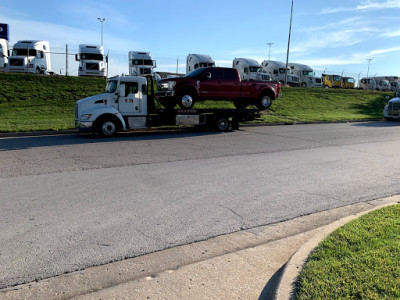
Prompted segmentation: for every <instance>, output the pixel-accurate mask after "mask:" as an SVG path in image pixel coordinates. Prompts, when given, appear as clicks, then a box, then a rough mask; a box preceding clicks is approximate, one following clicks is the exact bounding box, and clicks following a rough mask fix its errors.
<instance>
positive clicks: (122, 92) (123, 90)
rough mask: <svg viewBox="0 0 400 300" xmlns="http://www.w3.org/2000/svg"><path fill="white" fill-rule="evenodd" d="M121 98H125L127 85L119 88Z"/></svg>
mask: <svg viewBox="0 0 400 300" xmlns="http://www.w3.org/2000/svg"><path fill="white" fill-rule="evenodd" d="M119 96H120V97H125V84H121V85H120V86H119Z"/></svg>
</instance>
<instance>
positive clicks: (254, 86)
mask: <svg viewBox="0 0 400 300" xmlns="http://www.w3.org/2000/svg"><path fill="white" fill-rule="evenodd" d="M280 93H281V84H280V83H279V82H266V81H247V80H241V78H240V76H239V72H238V70H237V69H233V68H217V67H208V68H199V69H196V70H194V71H192V72H190V73H188V74H186V75H185V76H184V77H180V78H169V79H164V80H161V81H159V82H158V87H157V96H158V99H159V100H160V102H161V103H162V104H163V106H164V107H166V108H173V107H175V106H176V104H178V105H179V106H180V107H181V108H183V109H191V108H192V107H193V105H194V104H195V103H196V102H198V101H205V100H214V101H220V100H225V101H226V100H227V101H233V103H234V105H235V107H236V108H246V107H247V106H248V105H256V106H257V107H258V108H259V109H267V108H269V107H270V106H271V104H272V101H273V100H275V99H277V98H278V97H279V96H280Z"/></svg>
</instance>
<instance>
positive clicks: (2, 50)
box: [0, 39, 8, 71]
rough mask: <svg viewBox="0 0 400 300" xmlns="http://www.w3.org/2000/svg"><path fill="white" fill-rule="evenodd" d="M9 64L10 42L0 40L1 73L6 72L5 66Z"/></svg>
mask: <svg viewBox="0 0 400 300" xmlns="http://www.w3.org/2000/svg"><path fill="white" fill-rule="evenodd" d="M7 63H8V41H7V40H6V39H0V71H4V65H6V64H7Z"/></svg>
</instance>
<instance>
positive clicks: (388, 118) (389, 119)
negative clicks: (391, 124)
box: [385, 117, 394, 121]
mask: <svg viewBox="0 0 400 300" xmlns="http://www.w3.org/2000/svg"><path fill="white" fill-rule="evenodd" d="M385 120H386V121H394V118H390V117H387V118H385Z"/></svg>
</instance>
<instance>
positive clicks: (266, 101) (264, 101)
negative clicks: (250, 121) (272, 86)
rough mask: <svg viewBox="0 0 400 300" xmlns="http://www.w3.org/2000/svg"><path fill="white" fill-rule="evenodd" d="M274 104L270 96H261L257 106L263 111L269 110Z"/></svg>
mask: <svg viewBox="0 0 400 300" xmlns="http://www.w3.org/2000/svg"><path fill="white" fill-rule="evenodd" d="M271 104H272V100H271V97H270V96H268V95H261V97H260V99H258V101H257V103H256V106H257V107H258V108H259V109H261V110H263V109H267V108H269V107H270V106H271Z"/></svg>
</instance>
